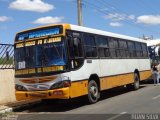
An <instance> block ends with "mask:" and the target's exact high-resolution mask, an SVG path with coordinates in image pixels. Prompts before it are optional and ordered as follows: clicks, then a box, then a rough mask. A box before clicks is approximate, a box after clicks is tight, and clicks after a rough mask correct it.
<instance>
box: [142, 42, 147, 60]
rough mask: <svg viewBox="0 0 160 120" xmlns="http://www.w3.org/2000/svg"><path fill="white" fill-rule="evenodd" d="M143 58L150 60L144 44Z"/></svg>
mask: <svg viewBox="0 0 160 120" xmlns="http://www.w3.org/2000/svg"><path fill="white" fill-rule="evenodd" d="M142 51H143V57H145V58H148V51H147V45H146V44H143V43H142Z"/></svg>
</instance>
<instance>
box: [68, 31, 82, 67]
mask: <svg viewBox="0 0 160 120" xmlns="http://www.w3.org/2000/svg"><path fill="white" fill-rule="evenodd" d="M67 47H68V58H69V68H70V70H76V69H79V68H80V67H81V66H82V65H83V61H84V52H83V47H82V37H81V34H80V33H78V32H72V31H68V32H67Z"/></svg>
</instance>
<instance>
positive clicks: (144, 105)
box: [15, 83, 160, 120]
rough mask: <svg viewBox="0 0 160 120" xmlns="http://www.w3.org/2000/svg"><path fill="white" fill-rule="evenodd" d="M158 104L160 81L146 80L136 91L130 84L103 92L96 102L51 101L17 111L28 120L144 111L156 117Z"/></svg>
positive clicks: (106, 116) (114, 115)
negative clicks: (154, 83) (157, 83)
mask: <svg viewBox="0 0 160 120" xmlns="http://www.w3.org/2000/svg"><path fill="white" fill-rule="evenodd" d="M159 105H160V85H157V86H154V85H153V84H148V83H147V84H143V85H141V88H140V89H139V90H136V91H133V90H130V89H127V88H117V89H112V90H107V91H105V92H103V93H102V95H101V99H100V101H99V102H97V103H96V104H91V105H89V104H87V102H86V101H85V99H82V100H81V99H76V100H73V101H71V102H64V103H59V104H56V103H54V101H49V102H47V103H41V104H38V105H36V106H34V108H30V109H27V110H24V111H21V112H16V113H15V114H16V115H18V116H19V119H20V120H21V119H22V120H28V118H29V120H42V119H46V120H51V119H53V118H55V119H59V120H61V119H64V118H65V119H71V118H72V119H77V120H78V119H79V120H82V119H83V120H85V119H87V120H88V119H92V120H94V119H95V120H97V119H100V118H103V119H107V120H108V119H109V120H112V119H124V117H128V118H131V117H134V116H133V115H134V114H135V115H136V114H138V113H143V114H144V116H143V117H145V118H147V117H148V118H149V117H155V119H156V118H157V117H158V118H159V119H160V116H156V115H157V113H160V107H159ZM125 115H126V116H125ZM127 115H128V116H127ZM131 115H132V116H131ZM122 116H123V117H122ZM128 118H127V119H128ZM19 119H18V120H19ZM133 119H134V118H133Z"/></svg>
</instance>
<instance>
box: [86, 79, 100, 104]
mask: <svg viewBox="0 0 160 120" xmlns="http://www.w3.org/2000/svg"><path fill="white" fill-rule="evenodd" d="M99 98H100V91H99V89H98V85H97V83H96V82H95V81H94V80H90V81H89V84H88V100H89V103H91V104H93V103H96V102H97V101H98V99H99Z"/></svg>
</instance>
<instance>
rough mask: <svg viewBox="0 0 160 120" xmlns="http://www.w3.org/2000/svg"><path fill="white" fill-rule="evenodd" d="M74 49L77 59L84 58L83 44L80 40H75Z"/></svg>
mask: <svg viewBox="0 0 160 120" xmlns="http://www.w3.org/2000/svg"><path fill="white" fill-rule="evenodd" d="M73 49H74V56H75V57H83V50H82V43H81V39H80V38H76V37H75V38H73Z"/></svg>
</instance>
